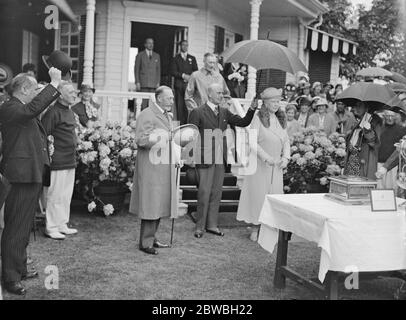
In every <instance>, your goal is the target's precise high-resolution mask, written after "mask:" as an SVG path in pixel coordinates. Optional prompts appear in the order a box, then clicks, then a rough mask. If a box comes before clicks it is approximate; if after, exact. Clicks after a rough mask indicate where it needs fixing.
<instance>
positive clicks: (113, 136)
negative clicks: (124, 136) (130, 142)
mask: <svg viewBox="0 0 406 320" xmlns="http://www.w3.org/2000/svg"><path fill="white" fill-rule="evenodd" d="M111 137H112V139H113V140H114V141H116V142H118V141H120V140H121V137H120V135H119V134H117V133H113V134H112V136H111Z"/></svg>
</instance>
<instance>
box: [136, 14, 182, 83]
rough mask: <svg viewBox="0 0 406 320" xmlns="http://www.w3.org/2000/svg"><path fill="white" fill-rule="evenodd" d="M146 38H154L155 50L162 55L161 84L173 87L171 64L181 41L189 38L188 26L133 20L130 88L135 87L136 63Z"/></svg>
mask: <svg viewBox="0 0 406 320" xmlns="http://www.w3.org/2000/svg"><path fill="white" fill-rule="evenodd" d="M146 38H153V39H154V51H155V52H157V53H159V55H160V56H161V85H167V86H169V87H172V77H171V75H170V64H171V61H172V58H173V57H174V56H175V54H176V53H178V51H179V47H180V41H181V40H187V38H188V28H187V27H184V26H173V25H165V24H155V23H143V22H131V45H130V56H129V62H130V63H129V86H128V87H129V88H130V90H131V89H134V88H135V83H134V82H135V81H134V63H135V57H136V56H137V54H138V52H139V51H142V50H144V41H145V39H146Z"/></svg>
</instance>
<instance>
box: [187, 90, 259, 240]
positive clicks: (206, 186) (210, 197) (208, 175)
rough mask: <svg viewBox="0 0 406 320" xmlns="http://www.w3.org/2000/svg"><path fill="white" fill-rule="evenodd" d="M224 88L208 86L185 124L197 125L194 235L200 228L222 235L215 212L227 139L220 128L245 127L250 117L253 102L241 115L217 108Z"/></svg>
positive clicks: (222, 175)
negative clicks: (198, 146)
mask: <svg viewBox="0 0 406 320" xmlns="http://www.w3.org/2000/svg"><path fill="white" fill-rule="evenodd" d="M223 92H224V88H223V86H222V85H220V84H218V83H213V84H211V85H210V86H209V88H208V99H209V100H208V102H206V103H205V104H204V105H202V106H200V107H198V108H195V109H193V110H192V111H191V113H190V116H189V123H191V124H194V125H196V126H197V127H198V128H199V132H200V139H201V152H200V153H199V152H195V157H194V161H195V163H196V168H197V169H198V173H199V190H198V193H197V215H196V216H197V217H196V220H197V221H196V229H195V237H196V238H201V237H202V236H203V232H204V230H206V231H207V232H209V233H212V234H215V235H218V236H223V235H224V233H223V232H221V231H220V230H219V229H218V222H217V221H218V212H219V207H220V200H221V188H222V185H223V180H224V164H225V163H226V162H227V141H226V139H225V134H224V131H225V130H226V129H227V125H228V124H230V125H235V126H238V127H246V126H248V125H249V124H250V123H251V121H252V117H253V116H254V113H255V109H256V105H255V104H254V103H253V104H251V107H250V108H249V110H248V112H247V114H246V115H245V117H244V118H241V117H240V116H238V115H235V114H233V113H231V112H230V111H229V110H228V109H227V108H224V107H220V106H219V105H220V104H221V103H222V101H223V98H224V96H223Z"/></svg>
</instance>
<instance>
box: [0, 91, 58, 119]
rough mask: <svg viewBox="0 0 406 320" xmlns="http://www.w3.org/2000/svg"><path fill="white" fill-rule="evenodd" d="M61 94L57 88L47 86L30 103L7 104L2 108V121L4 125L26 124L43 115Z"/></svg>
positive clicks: (0, 112)
mask: <svg viewBox="0 0 406 320" xmlns="http://www.w3.org/2000/svg"><path fill="white" fill-rule="evenodd" d="M59 95H60V93H59V91H58V90H56V88H55V87H54V86H53V85H51V84H49V85H47V86H46V87H45V88H44V89H43V90H42V91H41V92H40V93H39V94H38V95H37V96H36V97H35V98H34V99H33V100H32V101H31V102H30V103H27V104H19V105H15V104H14V105H13V104H9V103H5V104H4V105H3V107H2V108H0V119H1V121H2V122H3V123H13V122H14V123H15V122H24V121H27V120H30V119H33V118H35V117H37V116H38V115H40V114H41V112H42V111H44V110H45V109H46V108H47V107H48V106H49V105H50V104H51V103H52V102H53V101H54V100H56V99H57V98H58V97H59Z"/></svg>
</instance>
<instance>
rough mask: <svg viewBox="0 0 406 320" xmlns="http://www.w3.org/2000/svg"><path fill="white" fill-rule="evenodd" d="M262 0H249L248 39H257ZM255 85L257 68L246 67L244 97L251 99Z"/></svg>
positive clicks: (254, 92)
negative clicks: (249, 30) (245, 91)
mask: <svg viewBox="0 0 406 320" xmlns="http://www.w3.org/2000/svg"><path fill="white" fill-rule="evenodd" d="M262 1H263V0H251V1H250V4H251V33H250V40H258V29H259V12H260V8H261V4H262ZM256 86H257V70H256V69H254V68H252V67H249V68H248V86H247V93H246V95H245V97H246V98H247V99H252V98H254V97H255V94H256Z"/></svg>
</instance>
